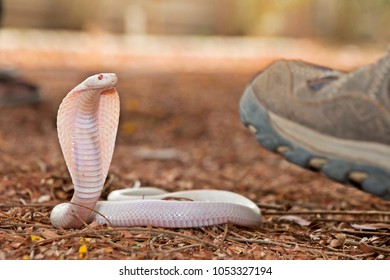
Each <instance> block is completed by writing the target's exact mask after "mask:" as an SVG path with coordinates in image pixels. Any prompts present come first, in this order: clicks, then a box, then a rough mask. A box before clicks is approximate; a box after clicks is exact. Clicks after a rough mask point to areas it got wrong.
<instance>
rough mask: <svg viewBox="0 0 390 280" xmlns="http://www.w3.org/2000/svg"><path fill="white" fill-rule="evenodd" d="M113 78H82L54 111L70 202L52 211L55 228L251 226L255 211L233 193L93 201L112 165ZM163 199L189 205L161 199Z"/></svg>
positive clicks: (132, 195)
mask: <svg viewBox="0 0 390 280" xmlns="http://www.w3.org/2000/svg"><path fill="white" fill-rule="evenodd" d="M117 83H118V78H117V76H116V75H115V74H112V73H103V74H97V75H94V76H91V77H89V78H87V79H86V80H85V81H83V82H82V83H81V84H79V85H78V86H76V87H75V88H74V89H73V90H71V91H70V92H69V93H68V94H67V96H66V97H65V98H64V100H63V101H62V103H61V105H60V108H59V110H58V116H57V129H58V137H59V141H60V145H61V149H62V153H63V155H64V158H65V162H66V165H67V167H68V170H69V173H70V176H71V178H72V182H73V185H74V194H73V197H72V200H71V202H70V203H62V204H59V205H57V206H55V207H54V208H53V210H52V213H51V216H50V219H51V222H52V224H53V225H54V226H55V227H57V228H78V227H80V226H82V225H83V224H85V223H89V222H91V221H93V220H94V221H96V222H97V223H99V224H104V223H109V224H110V225H112V226H148V225H151V226H160V227H200V226H207V225H212V224H220V223H235V224H238V225H241V226H256V225H258V224H259V223H260V221H261V214H260V210H259V208H258V207H257V206H256V204H254V203H253V202H252V201H250V200H249V199H247V198H245V197H243V196H241V195H238V194H236V193H232V192H227V191H217V190H194V191H183V192H177V193H166V192H164V191H162V190H159V189H156V188H139V189H124V190H118V191H114V192H113V193H111V194H110V195H109V197H108V199H109V201H98V199H99V197H100V194H101V191H102V189H103V185H104V181H105V178H106V176H107V173H108V169H109V166H110V163H111V159H112V155H113V151H114V146H115V139H116V134H117V128H118V121H119V96H118V93H117V91H116V89H115V86H116V84H117ZM167 197H177V198H186V199H189V200H191V201H177V200H164V198H167Z"/></svg>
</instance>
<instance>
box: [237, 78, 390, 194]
mask: <svg viewBox="0 0 390 280" xmlns="http://www.w3.org/2000/svg"><path fill="white" fill-rule="evenodd" d="M239 109H240V118H241V122H242V123H243V124H244V125H245V126H246V127H248V128H249V130H251V131H252V132H253V133H254V134H255V137H256V140H257V141H258V142H259V143H260V145H262V146H263V147H264V148H266V149H267V150H269V151H271V152H274V153H279V154H281V155H283V156H284V158H285V159H286V160H288V161H289V162H292V163H294V164H297V165H299V166H301V167H304V168H306V169H309V170H312V171H318V172H321V173H323V174H325V175H326V176H327V177H330V178H332V179H333V180H335V181H338V182H341V183H343V184H346V185H351V186H354V187H357V188H359V189H361V190H362V191H365V192H368V193H371V194H374V195H376V196H379V197H382V198H384V199H387V200H390V171H388V170H390V161H389V160H388V159H389V158H390V147H387V146H385V145H381V144H374V143H359V142H356V141H350V140H342V139H337V138H334V137H330V136H327V135H324V134H320V133H318V132H315V131H314V130H311V129H309V128H307V127H304V126H302V125H299V124H296V123H294V122H292V121H289V120H287V119H284V118H282V117H280V116H277V115H276V114H274V113H272V112H269V111H268V110H267V109H265V108H264V106H262V105H261V103H260V102H259V101H258V99H257V98H256V96H255V94H254V92H253V90H252V87H251V86H250V85H249V86H248V87H247V88H246V90H245V92H244V94H243V96H242V98H241V101H240V108H239ZM373 163H375V164H373ZM378 165H379V166H378Z"/></svg>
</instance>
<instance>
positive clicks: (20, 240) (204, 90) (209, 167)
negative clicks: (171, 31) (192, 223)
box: [0, 44, 390, 259]
mask: <svg viewBox="0 0 390 280" xmlns="http://www.w3.org/2000/svg"><path fill="white" fill-rule="evenodd" d="M23 46H24V45H23ZM23 46H20V45H18V44H16V45H15V47H13V48H9V49H6V50H2V54H1V56H0V58H1V60H0V66H2V67H8V66H14V67H16V68H17V69H18V70H19V71H20V72H21V73H22V74H23V77H24V78H25V79H26V80H29V81H33V82H34V83H36V84H37V85H38V86H39V87H40V90H41V94H42V97H43V100H44V101H43V102H42V103H41V104H39V105H34V106H28V105H25V106H19V107H5V108H1V109H0V259H85V258H87V259H127V258H128V259H389V258H390V225H389V217H390V211H389V206H390V204H389V202H386V201H383V200H381V199H380V198H376V197H373V196H371V195H369V194H366V193H363V192H361V191H359V190H357V189H354V188H352V187H347V186H343V185H340V184H337V183H334V182H332V181H330V180H328V179H326V178H325V177H323V176H321V175H319V174H316V173H313V172H310V171H306V170H303V169H301V168H299V167H296V166H294V165H292V164H290V163H288V162H286V161H284V160H283V159H282V158H281V157H279V156H278V155H275V154H271V153H270V152H268V151H266V150H264V149H262V148H261V147H260V146H259V145H258V144H257V143H256V141H255V139H254V137H253V136H252V135H251V134H250V133H249V132H248V131H247V130H246V129H245V128H244V127H243V126H242V124H241V123H240V121H239V117H238V110H237V105H238V102H239V98H240V96H241V94H242V92H243V89H244V88H245V85H246V83H247V82H248V81H249V80H250V79H251V77H252V76H253V75H254V74H255V73H256V72H257V71H258V70H260V69H261V68H263V67H264V66H265V65H267V64H268V63H269V62H270V61H271V60H273V59H275V56H268V57H264V56H258V57H253V56H252V57H237V56H236V57H229V56H226V57H221V56H206V55H204V56H203V57H197V56H196V55H192V56H191V55H190V56H186V55H185V54H184V55H183V53H181V54H179V55H175V51H172V52H171V53H170V55H165V56H164V57H163V58H161V57H159V56H158V55H155V54H149V55H142V56H140V55H134V54H131V53H130V54H129V52H124V53H121V52H119V54H115V55H112V56H111V58H112V59H113V61H114V62H113V64H112V65H111V64H110V63H108V62H107V61H106V60H104V61H105V62H104V63H102V62H101V60H99V59H97V58H96V56H95V55H94V53H93V52H90V53H87V52H85V53H83V55H82V56H78V55H79V54H77V53H72V52H67V51H66V49H67V48H66V47H65V46H64V50H50V49H49V50H47V49H34V48H33V47H32V48H27V47H23ZM311 48H312V49H310V50H311V52H306V51H304V52H302V53H301V55H302V57H304V58H308V59H310V58H313V57H316V56H315V54H316V50H318V51H321V53H322V54H323V51H324V50H323V49H322V48H319V47H317V48H319V49H316V47H315V46H313V47H311ZM328 54H329V55H330V54H332V51H329V52H328ZM338 55H339V56H337V57H340V53H338ZM323 57H325V56H323ZM331 57H334V56H331ZM356 57H357V56H354V57H352V58H351V61H350V63H349V64H348V63H347V64H345V63H344V64H343V65H340V66H341V67H345V65H350V66H351V67H352V66H355V65H357V64H359V63H360V62H361V60H354V58H356ZM359 57H360V56H359ZM371 58H372V57H369V58H367V59H366V60H369V59H371ZM101 59H102V58H101ZM115 59H116V60H115ZM75 60H76V61H75ZM77 61H80V63H77ZM316 62H322V63H324V62H325V63H326V62H329V63H326V64H327V65H333V66H337V65H338V61H335V60H331V59H330V60H329V61H327V60H326V59H322V60H321V59H318V60H317V61H316ZM340 64H341V63H340ZM145 65H146V66H145ZM194 65H195V66H194ZM106 71H112V72H116V73H117V74H118V76H119V79H120V83H119V85H118V87H117V88H118V92H119V94H120V96H121V119H120V127H119V132H118V139H117V146H116V150H115V153H114V158H113V161H112V165H111V168H110V172H109V177H108V179H107V182H106V186H105V190H104V194H103V197H102V199H104V197H106V196H107V194H108V192H109V191H111V190H114V189H118V188H124V187H129V186H131V185H132V184H134V182H135V181H138V180H139V181H140V182H141V183H142V185H153V186H159V187H162V188H164V189H166V190H169V191H177V190H187V189H202V188H204V189H208V188H213V189H224V190H230V191H234V192H237V193H240V194H243V195H245V196H247V197H249V198H250V199H252V200H253V201H255V202H257V203H259V206H260V207H261V209H262V211H263V215H264V222H263V224H262V225H261V226H259V227H258V228H241V227H237V226H234V225H221V226H211V227H205V228H199V229H163V228H153V227H140V228H138V227H137V228H116V229H114V228H110V227H109V226H107V225H105V226H99V225H95V224H91V225H87V226H85V227H83V228H81V229H77V230H58V229H55V228H53V227H52V226H51V224H50V221H49V215H50V210H51V209H52V207H53V206H54V205H56V204H57V203H59V202H63V201H68V200H69V199H70V197H71V195H72V185H71V181H70V177H69V174H68V172H67V169H66V166H65V163H64V161H63V157H62V154H61V151H60V148H59V144H58V139H57V135H56V126H55V121H56V111H57V109H58V106H59V104H60V102H61V100H62V98H63V97H64V96H65V94H66V93H67V92H68V91H69V90H70V89H71V88H73V87H74V86H75V85H76V84H78V83H79V82H80V81H81V80H83V79H84V78H85V77H87V76H89V75H90V74H93V73H96V72H106ZM166 148H170V149H174V150H173V151H174V152H173V153H171V155H170V156H168V158H163V157H159V156H158V153H157V156H156V153H153V152H156V151H159V150H161V149H166ZM150 152H152V153H150ZM151 154H152V155H153V154H154V156H150V155H151Z"/></svg>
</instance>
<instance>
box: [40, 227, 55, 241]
mask: <svg viewBox="0 0 390 280" xmlns="http://www.w3.org/2000/svg"><path fill="white" fill-rule="evenodd" d="M40 233H41V235H42V236H43V237H44V238H45V239H50V238H56V237H58V234H57V233H55V232H54V231H51V230H49V229H47V228H44V229H41V230H40Z"/></svg>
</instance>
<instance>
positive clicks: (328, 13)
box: [3, 0, 390, 43]
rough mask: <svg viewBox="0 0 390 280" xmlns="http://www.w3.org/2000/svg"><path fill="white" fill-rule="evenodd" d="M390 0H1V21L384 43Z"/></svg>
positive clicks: (126, 31)
mask: <svg viewBox="0 0 390 280" xmlns="http://www.w3.org/2000/svg"><path fill="white" fill-rule="evenodd" d="M389 7H390V1H389V0H359V1H351V0H327V1H323V0H278V1H268V0H197V1H190V0H116V1H115V2H113V1H109V0H96V1H88V0H56V1H50V0H29V1H28V0H3V10H4V15H3V27H5V28H7V27H12V28H43V29H67V30H77V31H104V32H114V33H118V34H143V35H145V34H159V35H201V36H210V35H226V36H282V37H300V38H315V39H321V40H326V41H331V42H348V43H351V42H356V43H358V42H367V41H371V42H378V43H385V42H387V41H388V39H389V36H390V29H389V28H387V27H388V26H389V20H390V8H389Z"/></svg>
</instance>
